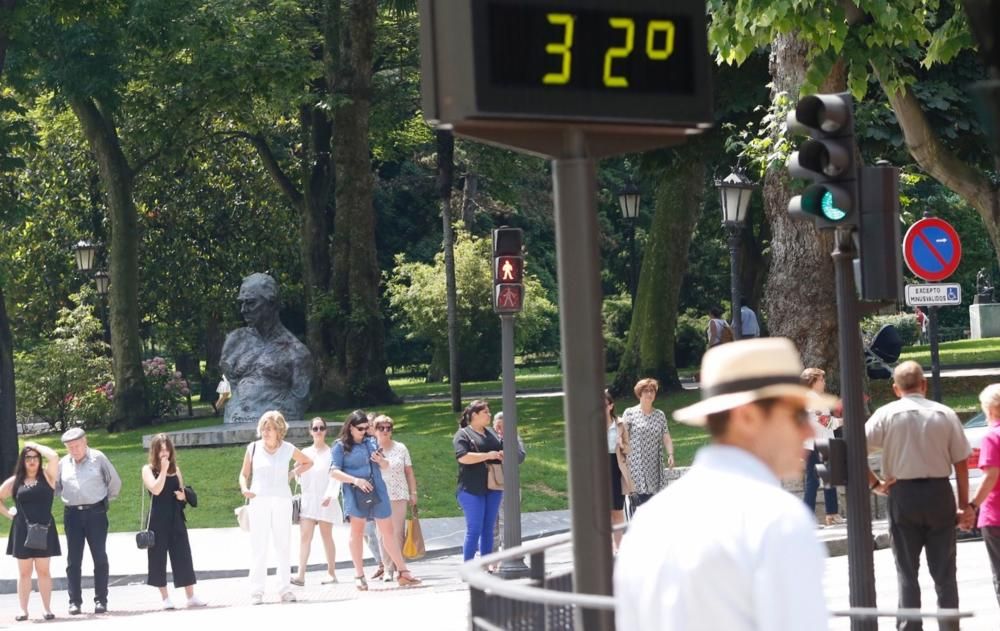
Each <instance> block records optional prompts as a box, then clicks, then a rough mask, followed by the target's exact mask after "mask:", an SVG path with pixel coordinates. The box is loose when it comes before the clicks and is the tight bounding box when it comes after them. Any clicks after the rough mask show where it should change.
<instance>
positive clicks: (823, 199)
mask: <svg viewBox="0 0 1000 631" xmlns="http://www.w3.org/2000/svg"><path fill="white" fill-rule="evenodd" d="M788 130H789V131H791V132H794V133H798V134H808V135H809V136H811V138H809V140H806V141H805V142H803V143H802V144H801V145H799V148H798V151H796V152H794V153H793V154H792V155H791V157H790V158H789V159H788V172H789V173H790V174H791V175H792V176H793V177H799V178H805V179H810V180H812V181H813V183H812V184H810V185H809V186H808V187H806V189H805V190H804V191H802V194H801V195H796V196H795V197H793V198H792V200H791V201H790V202H788V212H789V213H791V214H792V215H793V216H797V217H800V218H807V219H812V220H813V221H814V222H815V224H816V227H817V228H836V227H840V226H856V225H857V223H858V183H857V177H858V175H857V166H856V165H855V161H854V155H855V153H856V148H855V146H854V106H853V102H852V100H851V95H850V94H849V93H847V92H843V93H840V94H812V95H810V96H806V97H803V98H802V99H801V100H799V102H798V103H797V104H796V105H795V111H793V112H789V113H788Z"/></svg>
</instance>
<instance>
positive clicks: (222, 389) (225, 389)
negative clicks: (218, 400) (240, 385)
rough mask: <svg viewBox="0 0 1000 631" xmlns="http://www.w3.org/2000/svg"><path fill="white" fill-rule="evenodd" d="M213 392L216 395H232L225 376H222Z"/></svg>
mask: <svg viewBox="0 0 1000 631" xmlns="http://www.w3.org/2000/svg"><path fill="white" fill-rule="evenodd" d="M215 392H216V393H218V394H232V392H233V389H232V388H231V387H230V386H229V380H228V379H226V376H225V375H222V381H220V382H219V385H218V386H216V387H215Z"/></svg>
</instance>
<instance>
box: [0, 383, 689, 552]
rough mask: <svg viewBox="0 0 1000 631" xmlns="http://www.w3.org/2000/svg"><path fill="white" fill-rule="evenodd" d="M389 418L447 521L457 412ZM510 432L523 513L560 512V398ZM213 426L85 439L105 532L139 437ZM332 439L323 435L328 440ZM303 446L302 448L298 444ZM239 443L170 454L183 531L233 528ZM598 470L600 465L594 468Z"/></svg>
mask: <svg viewBox="0 0 1000 631" xmlns="http://www.w3.org/2000/svg"><path fill="white" fill-rule="evenodd" d="M697 396H698V395H697V393H696V392H684V393H677V394H670V395H667V396H666V397H663V396H661V397H660V398H659V399H658V401H657V404H658V407H661V408H662V409H663V410H664V411H665V412H667V414H668V416H669V414H670V412H671V411H672V410H674V409H676V408H678V407H683V406H684V405H688V404H690V403H692V402H694V401H695V400H696V399H697ZM491 403H492V404H493V410H494V411H499V409H500V402H499V400H498V399H493V400H491ZM634 404H635V400H634V399H632V400H627V399H623V400H620V401H619V404H618V408H617V409H618V410H619V412H620V411H621V410H623V409H624V408H625V407H626V406H628V405H634ZM379 411H380V412H383V413H386V414H389V415H390V416H392V417H393V419H394V420H395V422H396V429H397V432H396V437H397V439H398V440H399V441H401V442H403V443H405V444H406V446H407V447H408V448H409V451H410V454H411V457H412V459H413V463H414V469H415V473H416V476H417V486H418V490H419V495H420V500H419V501H420V506H421V515H422V516H424V517H451V516H457V515H459V514H460V513H459V510H458V504H457V502H456V500H455V481H456V476H457V466H456V464H455V457H454V452H453V450H452V445H451V439H452V436H453V435H454V433H455V431H456V429H457V427H458V425H457V415H456V414H454V413H452V412H451V410H450V407H449V404H448V403H446V402H445V403H419V404H408V405H397V406H389V407H385V408H382V409H381V410H379ZM347 413H348V411H347V410H338V411H329V412H320V413H319V415H320V416H323V417H325V418H327V419H330V420H341V419H343V418H344V416H346V414H347ZM518 419H519V420H518V428H519V433H520V434H521V436H522V437H523V439H524V442H525V444H526V447H527V450H528V455H527V458H526V459H525V462H524V465H523V466H522V468H521V481H522V488H523V489H524V491H523V493H522V498H523V500H522V501H523V504H522V506H523V510H524V511H541V510H557V509H565V508H567V506H568V499H567V493H568V487H567V479H566V474H567V466H566V444H565V438H566V437H565V424H564V422H563V413H562V397H546V398H533V399H520V400H519V401H518ZM217 423H219V419H218V418H201V419H193V420H184V421H178V422H174V423H167V424H163V425H158V426H156V427H153V428H142V429H136V430H129V431H125V432H118V433H114V434H109V433H106V432H101V431H93V432H90V433H89V434H88V438H89V444H90V445H91V446H92V447H94V448H96V449H100V450H101V451H103V452H104V453H105V454H106V455H107V456H108V457H109V458H110V459H111V461H112V463H113V464H114V465H115V468H116V469H117V470H118V473H119V475H121V477H122V492H121V495H120V496H119V498H118V499H117V500H115V501H114V502H112V503H111V508H110V511H109V520H110V529H111V531H113V532H120V531H135V530H138V529H139V501H140V491H139V490H140V488H141V480H140V471H141V469H142V465H143V464H145V463H146V461H147V455H146V451H145V450H144V449H143V448H142V436H143V435H144V434H149V433H153V432H154V431H174V430H179V429H187V428H192V427H202V426H206V425H214V424H217ZM670 431H671V434H672V435H673V438H674V443H675V453H676V459H677V466H685V465H688V464H690V463H691V460H692V459H693V457H694V452H695V451H696V450H697V448H698V447H699V446H701V445H702V444H704V443H705V442H706V441H707V435H706V434H705V432H704V431H703V430H701V429H698V428H693V427H688V426H685V425H680V424H677V423H674V422H672V421H671V422H670ZM333 438H334V437H331V440H332V439H333ZM33 439H34V440H36V441H38V442H41V443H43V444H46V445H49V446H50V447H53V448H54V449H56V450H57V451H58V452H59V453H60V455H61V454H62V453H63V452H64V448H63V446H62V445H61V444H60V442H59V434H58V433H53V434H46V435H43V436H36V437H33ZM303 446H304V445H303ZM244 449H245V448H244V447H243V446H241V445H233V446H228V447H199V448H188V449H182V450H179V451H178V462H179V464H180V466H181V469H182V471H183V472H184V478H185V482H187V483H188V484H190V485H192V486H193V487H194V488H195V490H196V491H197V492H198V499H199V505H198V508H193V509H192V508H189V509H188V510H187V511H186V512H187V517H188V526H189V527H191V528H219V527H232V526H235V525H236V521H235V518H234V517H233V509H234V508H236V507H237V506H238V505H239V504H240V503H242V498H241V497H240V494H239V486H238V483H237V481H236V477H237V475H238V472H239V467H240V463H241V459H242V454H243V452H244ZM601 466H603V462H602V463H601ZM53 513H54V515H55V518H56V523H57V524H58V528H59V530H60V532H61V531H62V505H61V503H60V502H59V501H56V502H55V503H54V505H53ZM9 523H10V522H8V521H7V520H0V535H4V536H5V535H6V534H7V532H8V530H9V528H10V526H9Z"/></svg>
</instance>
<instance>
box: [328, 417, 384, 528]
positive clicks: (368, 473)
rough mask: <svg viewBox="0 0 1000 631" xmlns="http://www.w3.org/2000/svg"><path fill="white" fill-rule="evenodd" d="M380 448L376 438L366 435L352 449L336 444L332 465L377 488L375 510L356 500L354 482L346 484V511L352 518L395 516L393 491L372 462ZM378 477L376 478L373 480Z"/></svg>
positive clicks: (342, 444) (334, 445)
mask: <svg viewBox="0 0 1000 631" xmlns="http://www.w3.org/2000/svg"><path fill="white" fill-rule="evenodd" d="M376 449H378V445H377V444H376V443H375V439H374V438H372V437H371V436H367V437H365V439H364V441H362V442H361V443H358V444H356V445H354V447H352V448H351V450H350V451H347V450H345V449H344V443H342V442H341V441H339V440H338V441H337V442H335V443H334V444H333V459H332V464H331V468H333V469H340V470H341V471H343V472H344V473H346V474H347V475H350V476H354V477H356V478H361V479H362V480H368V481H370V482H371V483H372V485H373V486H374V487H375V495H376V497H377V498H378V502H376V503H375V506H374V507H372V508H371V509H366V508H361V507H359V506H358V504H357V502H355V501H354V489H355V487H354V485H352V484H344V486H343V489H344V513H345V514H346V515H349V516H350V517H361V518H363V519H388V518H389V517H391V516H392V505H391V504H390V503H389V491H388V490H387V489H386V488H385V482H384V481H383V480H382V471H381V469H379V466H378V465H377V464H375V463H374V462H372V461H371V456H372V454H373V453H375V450H376ZM373 478H374V479H373Z"/></svg>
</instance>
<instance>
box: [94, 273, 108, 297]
mask: <svg viewBox="0 0 1000 631" xmlns="http://www.w3.org/2000/svg"><path fill="white" fill-rule="evenodd" d="M110 284H111V277H110V276H108V273H107V272H105V271H104V270H100V271H98V272H95V273H94V285H95V286H96V288H97V295H98V296H106V295H107V293H108V286H109V285H110Z"/></svg>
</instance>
